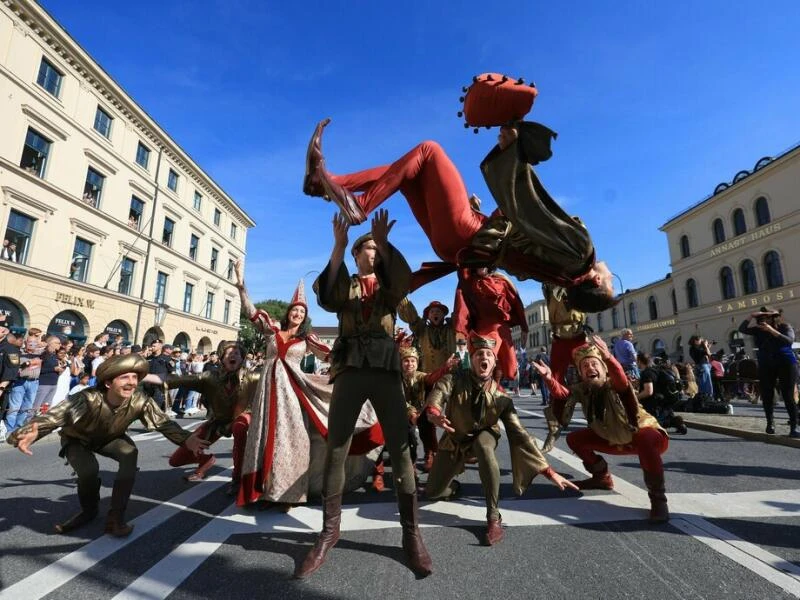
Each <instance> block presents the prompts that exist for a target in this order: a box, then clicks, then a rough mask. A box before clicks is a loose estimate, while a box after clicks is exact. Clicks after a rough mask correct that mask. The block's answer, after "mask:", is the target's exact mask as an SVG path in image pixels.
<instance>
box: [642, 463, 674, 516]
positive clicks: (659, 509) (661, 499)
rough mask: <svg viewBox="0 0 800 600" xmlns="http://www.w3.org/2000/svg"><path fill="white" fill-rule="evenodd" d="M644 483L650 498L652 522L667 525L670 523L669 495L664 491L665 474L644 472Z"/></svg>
mask: <svg viewBox="0 0 800 600" xmlns="http://www.w3.org/2000/svg"><path fill="white" fill-rule="evenodd" d="M644 483H645V485H647V491H648V494H647V495H648V496H650V522H651V523H666V522H667V521H669V507H668V506H667V494H666V492H665V490H664V473H663V472H662V473H648V472H647V471H645V472H644Z"/></svg>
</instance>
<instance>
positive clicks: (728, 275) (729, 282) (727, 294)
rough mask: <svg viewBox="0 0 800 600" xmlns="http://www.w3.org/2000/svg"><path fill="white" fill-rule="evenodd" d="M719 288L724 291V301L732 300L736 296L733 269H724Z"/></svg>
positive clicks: (720, 275)
mask: <svg viewBox="0 0 800 600" xmlns="http://www.w3.org/2000/svg"><path fill="white" fill-rule="evenodd" d="M719 287H720V290H721V291H722V299H723V300H730V299H731V298H733V297H735V296H736V287H735V286H734V284H733V269H731V268H730V267H722V269H721V270H720V272H719Z"/></svg>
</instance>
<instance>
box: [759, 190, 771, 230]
mask: <svg viewBox="0 0 800 600" xmlns="http://www.w3.org/2000/svg"><path fill="white" fill-rule="evenodd" d="M755 210H756V225H757V226H758V227H761V226H762V225H766V224H767V223H769V222H770V221H771V220H772V219H770V217H769V204H767V199H766V198H764V196H759V197H758V198H756V206H755Z"/></svg>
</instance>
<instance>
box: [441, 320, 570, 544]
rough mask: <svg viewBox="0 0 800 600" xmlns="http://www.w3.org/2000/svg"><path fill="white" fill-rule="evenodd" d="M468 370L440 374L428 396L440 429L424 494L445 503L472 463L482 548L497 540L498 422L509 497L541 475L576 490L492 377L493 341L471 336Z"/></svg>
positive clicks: (499, 525)
mask: <svg viewBox="0 0 800 600" xmlns="http://www.w3.org/2000/svg"><path fill="white" fill-rule="evenodd" d="M469 343H470V344H471V354H470V364H471V369H470V371H469V372H463V371H458V372H456V373H455V374H452V375H451V374H446V375H444V376H443V377H442V378H441V379H440V380H439V381H438V382H437V383H436V384H435V385H434V388H433V391H432V392H431V393H430V394H429V395H428V401H427V408H426V410H427V411H428V412H429V413H430V414H431V417H430V418H431V421H432V422H433V423H434V424H435V425H436V426H437V427H441V428H442V429H444V430H445V433H444V435H443V436H442V440H441V446H440V451H439V453H438V454H437V455H436V458H435V459H434V461H433V468H431V472H430V475H429V476H428V482H427V485H426V486H425V495H426V496H427V497H428V498H430V499H432V500H439V499H441V500H446V499H449V498H452V497H453V496H455V495H457V494H458V492H459V488H460V485H459V484H458V482H457V481H454V479H455V477H456V476H457V475H458V474H459V473H463V472H464V464H465V462H466V460H467V459H468V458H470V457H476V458H477V459H478V473H479V474H480V479H481V485H482V486H483V492H484V495H485V498H486V522H487V527H486V533H485V535H484V537H483V544H484V545H486V546H493V545H495V544H497V543H498V542H500V540H502V539H503V535H504V533H503V527H502V521H503V520H502V517H501V515H500V511H499V508H498V501H499V498H500V466H499V464H498V462H497V455H496V448H497V442H498V441H499V439H500V423H502V424H503V428H504V429H505V432H506V436H507V437H508V444H509V446H510V447H511V472H512V474H513V489H514V493H515V494H517V495H518V496H521V495H522V494H523V493H524V492H525V490H526V489H527V487H528V486H529V485H530V483H531V481H533V478H534V477H536V476H537V475H540V474H541V475H544V476H545V477H547V478H548V479H549V480H550V481H552V482H553V484H555V485H556V486H557V487H558V488H559V489H561V490H564V489H573V490H577V489H578V488H577V487H576V486H575V484H574V483H571V482H569V481H567V480H566V479H564V478H563V477H561V475H559V474H558V473H556V472H555V471H554V470H553V468H552V467H550V465H548V464H547V460H546V459H545V457H544V455H543V454H542V453H541V451H540V450H539V448H538V447H537V445H536V442H535V441H534V439H533V438H532V437H531V435H530V434H529V433H528V432H527V431H526V429H525V427H524V426H523V425H522V423H521V422H520V420H519V417H518V416H517V412H516V409H515V408H514V402H513V401H512V399H511V398H510V397H509V396H508V395H507V394H506V393H505V392H503V390H502V388H501V387H499V385H498V384H497V382H496V381H494V379H493V374H494V369H495V366H496V365H495V363H496V362H497V356H496V354H495V347H496V344H497V342H496V340H495V339H494V338H490V337H480V336H478V335H477V334H472V335H470V337H469Z"/></svg>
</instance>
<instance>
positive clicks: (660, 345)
mask: <svg viewBox="0 0 800 600" xmlns="http://www.w3.org/2000/svg"><path fill="white" fill-rule="evenodd" d="M666 348H667V346H666V345H665V344H664V342H663V340H660V339H658V338H656V339H654V340H653V356H664V355H666V353H667V350H666Z"/></svg>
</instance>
